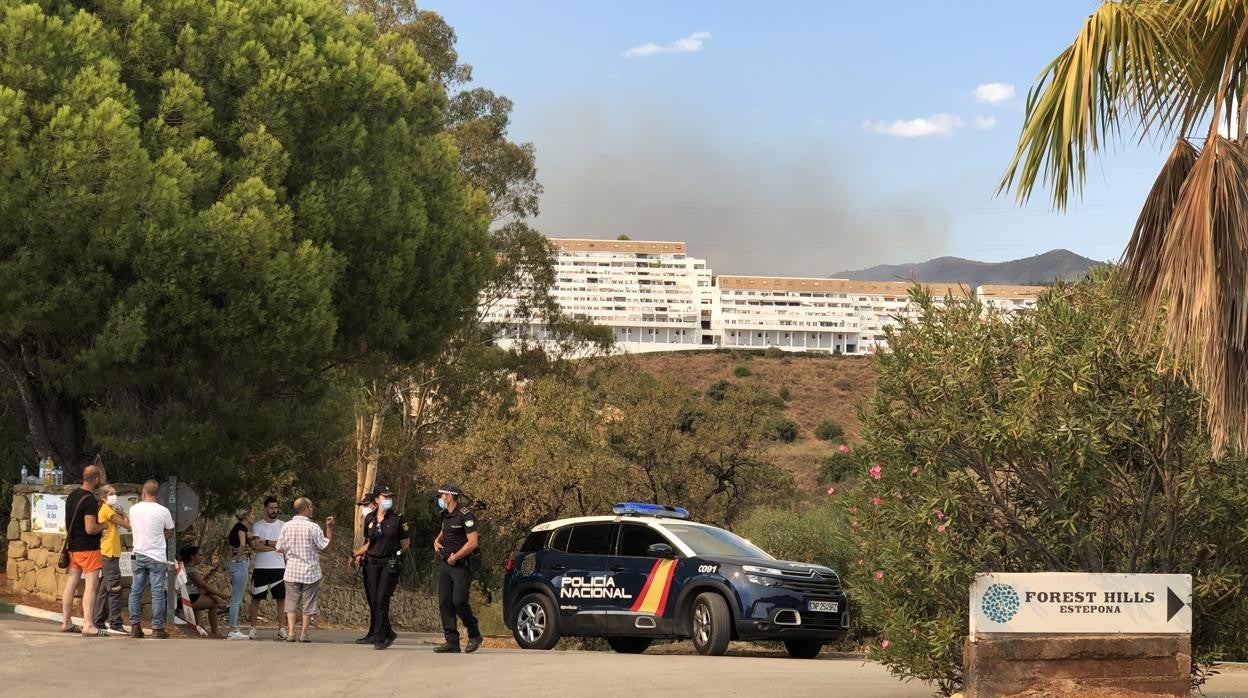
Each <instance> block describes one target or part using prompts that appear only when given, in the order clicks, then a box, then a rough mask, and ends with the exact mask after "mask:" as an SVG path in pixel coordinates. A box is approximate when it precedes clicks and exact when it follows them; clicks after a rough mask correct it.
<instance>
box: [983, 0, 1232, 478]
mask: <svg viewBox="0 0 1248 698" xmlns="http://www.w3.org/2000/svg"><path fill="white" fill-rule="evenodd" d="M1246 93H1248V0H1119V1H1117V2H1105V3H1103V4H1102V5H1101V6H1100V7H1099V8H1098V9H1097V10H1096V11H1095V12H1093V13H1092V14H1091V15H1089V16H1088V18H1087V20H1086V21H1084V23H1083V27H1082V29H1081V30H1080V31H1079V34H1078V36H1076V37H1075V40H1074V42H1073V43H1072V44H1071V45H1070V46H1069V47H1068V48H1067V49H1066V50H1064V51H1062V53H1061V54H1059V55H1058V56H1057V58H1055V59H1054V60H1053V62H1052V63H1050V64H1049V65H1048V67H1046V68H1045V69H1044V71H1043V72H1042V73H1041V74H1040V76H1039V78H1038V80H1037V82H1036V84H1035V86H1033V87H1032V89H1031V90H1030V91H1029V93H1028V95H1027V115H1026V119H1025V121H1024V123H1023V128H1022V133H1021V134H1020V136H1019V142H1018V149H1017V151H1016V152H1015V155H1014V159H1013V162H1012V163H1011V164H1010V167H1009V169H1008V170H1007V171H1006V173H1005V176H1004V177H1003V178H1002V181H1001V190H1002V191H1004V190H1007V189H1010V188H1011V187H1016V192H1017V196H1018V200H1019V201H1020V202H1025V201H1027V199H1028V198H1029V197H1030V196H1031V193H1032V190H1033V189H1034V188H1035V186H1036V184H1037V182H1038V181H1042V182H1043V183H1044V184H1045V185H1046V186H1048V187H1050V188H1051V190H1052V202H1053V204H1054V206H1055V207H1057V208H1058V209H1059V210H1060V209H1064V208H1065V206H1066V203H1067V200H1068V199H1069V197H1070V195H1071V193H1072V190H1073V191H1074V192H1075V193H1076V194H1078V193H1080V192H1081V190H1082V185H1083V180H1084V169H1085V165H1086V162H1087V157H1088V155H1089V153H1095V152H1097V151H1098V150H1100V149H1101V147H1102V146H1103V145H1105V144H1106V143H1109V142H1111V141H1114V140H1119V139H1121V138H1122V136H1123V135H1124V132H1125V131H1127V130H1130V131H1132V132H1133V133H1134V135H1135V136H1136V137H1139V138H1140V139H1144V138H1147V137H1157V136H1160V137H1162V138H1165V139H1166V140H1169V139H1170V138H1174V139H1175V141H1176V142H1175V145H1174V148H1173V149H1172V150H1171V152H1170V156H1169V158H1168V159H1167V160H1166V162H1165V165H1164V166H1163V167H1162V169H1161V172H1160V174H1158V176H1157V180H1156V182H1155V183H1154V184H1153V188H1152V190H1151V191H1150V192H1149V194H1148V198H1147V199H1146V200H1145V202H1144V206H1143V208H1142V209H1141V211H1140V215H1139V219H1138V220H1137V221H1136V224H1135V230H1134V233H1133V235H1132V238H1131V242H1130V243H1129V244H1128V246H1127V249H1126V251H1125V252H1124V253H1123V259H1122V264H1123V267H1124V271H1125V275H1124V276H1125V279H1126V284H1127V292H1128V293H1129V294H1130V295H1131V296H1132V299H1133V300H1134V301H1135V302H1136V303H1137V304H1138V308H1139V311H1140V312H1141V313H1147V314H1148V315H1146V316H1147V317H1162V318H1163V319H1162V320H1161V328H1160V330H1161V335H1162V337H1163V341H1164V344H1165V346H1166V347H1167V350H1168V357H1169V359H1170V360H1171V361H1172V365H1173V366H1174V367H1177V368H1180V369H1182V370H1183V371H1184V372H1185V373H1186V374H1187V375H1188V376H1189V377H1190V379H1191V380H1192V381H1193V383H1194V384H1195V385H1196V386H1197V387H1198V388H1199V389H1200V390H1201V391H1202V392H1203V393H1204V394H1205V396H1206V398H1207V400H1208V405H1209V406H1208V421H1209V432H1210V436H1211V438H1212V442H1213V447H1214V451H1215V453H1219V454H1220V453H1222V452H1223V450H1224V449H1225V448H1227V447H1232V448H1236V449H1242V448H1244V447H1245V445H1248V144H1246V143H1245V126H1246V125H1248V94H1246ZM1202 143H1203V147H1201V146H1202ZM1163 309H1164V311H1165V312H1164V315H1163V314H1162V312H1161V311H1162V310H1163Z"/></svg>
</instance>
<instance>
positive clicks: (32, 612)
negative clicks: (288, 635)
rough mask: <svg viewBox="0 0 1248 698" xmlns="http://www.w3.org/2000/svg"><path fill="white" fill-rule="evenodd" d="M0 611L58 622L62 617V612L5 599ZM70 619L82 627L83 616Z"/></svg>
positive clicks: (0, 603) (0, 604)
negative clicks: (9, 601) (8, 601)
mask: <svg viewBox="0 0 1248 698" xmlns="http://www.w3.org/2000/svg"><path fill="white" fill-rule="evenodd" d="M0 613H12V614H13V615H15V616H26V617H27V618H36V619H38V620H49V621H53V622H56V623H60V622H61V618H62V616H61V614H59V613H56V612H55V611H45V610H43V609H42V608H35V607H34V606H23V605H22V604H20V603H7V602H5V601H0ZM69 620H70V622H71V623H73V624H74V625H76V626H78V627H80V628H81V627H82V622H83V621H82V619H81V618H70V619H69Z"/></svg>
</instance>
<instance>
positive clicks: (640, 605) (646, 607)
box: [630, 560, 676, 615]
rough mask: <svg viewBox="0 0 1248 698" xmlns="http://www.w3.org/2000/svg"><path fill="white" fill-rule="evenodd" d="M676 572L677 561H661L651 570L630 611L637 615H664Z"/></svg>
mask: <svg viewBox="0 0 1248 698" xmlns="http://www.w3.org/2000/svg"><path fill="white" fill-rule="evenodd" d="M675 571H676V560H659V561H658V562H655V563H654V569H652V570H650V576H649V577H647V578H646V584H645V586H643V587H642V588H641V593H640V594H638V595H637V601H636V603H634V604H633V607H632V608H631V609H630V610H632V611H634V612H637V613H653V614H656V615H663V609H664V608H665V607H666V606H667V592H668V590H669V589H670V588H671V586H672V577H673V576H674V574H673V573H674V572H675Z"/></svg>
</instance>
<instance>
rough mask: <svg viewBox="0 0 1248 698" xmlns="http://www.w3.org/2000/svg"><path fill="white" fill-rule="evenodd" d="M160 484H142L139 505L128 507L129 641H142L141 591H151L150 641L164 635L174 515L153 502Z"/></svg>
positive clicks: (162, 637)
mask: <svg viewBox="0 0 1248 698" xmlns="http://www.w3.org/2000/svg"><path fill="white" fill-rule="evenodd" d="M159 494H160V483H158V482H156V481H155V480H148V481H147V482H145V483H143V493H142V495H141V498H142V501H140V502H138V503H137V504H135V505H134V506H132V507H130V512H129V517H130V533H131V534H132V535H133V538H134V578H133V580H132V581H131V586H130V637H136V638H138V637H143V628H141V627H139V614H140V612H139V601H140V600H141V599H142V598H143V587H145V586H148V585H150V586H151V588H152V637H154V638H157V639H160V640H163V639H165V638H167V637H169V633H167V632H165V574H166V573H167V572H168V566H167V565H166V564H165V563H166V561H167V560H168V558H167V557H166V556H165V546H166V541H168V540H169V539H170V538H172V537H173V515H172V514H170V513H169V510H168V509H166V508H164V507H163V506H161V505H160V504H158V503H157V502H156V499H157V496H158V495H159Z"/></svg>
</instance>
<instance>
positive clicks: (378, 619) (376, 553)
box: [354, 487, 412, 650]
mask: <svg viewBox="0 0 1248 698" xmlns="http://www.w3.org/2000/svg"><path fill="white" fill-rule="evenodd" d="M374 492H375V493H376V496H375V497H374V500H373V501H374V503H375V506H376V510H375V511H372V512H370V513H369V514H368V516H366V517H364V544H363V545H361V546H360V547H358V548H356V549H355V551H354V557H355V560H356V562H357V563H362V564H363V565H364V596H365V598H367V599H368V601H369V615H370V619H369V621H370V622H369V628H368V634H367V635H365V636H364V637H362V638H360V639H359V640H356V642H357V643H359V644H367V643H369V642H372V644H373V649H379V650H384V649H386V648H387V647H389V646H390V645H391V644H393V643H394V640H395V638H397V637H398V635H397V634H395V632H394V629H393V628H392V627H390V597H391V596H393V595H394V588H395V587H396V586H398V583H399V572H400V570H401V569H402V564H403V555H405V554H406V553H407V549H408V548H409V547H411V544H412V541H411V540H410V539H409V538H408V535H409V532H410V531H411V525H410V524H408V523H407V522H406V521H404V520H403V515H402V514H400V513H398V512H396V511H394V491H393V490H391V489H390V488H389V487H379V488H376V489H375V490H374Z"/></svg>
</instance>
